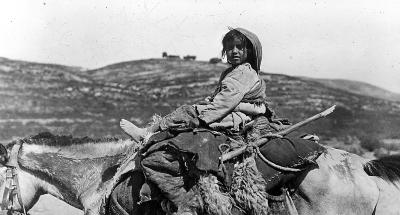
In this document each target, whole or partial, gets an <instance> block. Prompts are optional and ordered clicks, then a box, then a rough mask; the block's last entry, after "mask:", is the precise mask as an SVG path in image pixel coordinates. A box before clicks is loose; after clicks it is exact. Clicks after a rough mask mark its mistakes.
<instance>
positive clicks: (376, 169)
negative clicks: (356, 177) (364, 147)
mask: <svg viewBox="0 0 400 215" xmlns="http://www.w3.org/2000/svg"><path fill="white" fill-rule="evenodd" d="M364 171H365V172H366V173H367V174H368V175H370V176H377V177H380V178H382V179H384V180H386V181H390V182H392V183H395V182H399V181H400V155H391V156H387V157H382V158H379V159H376V160H371V161H369V162H367V163H366V164H364Z"/></svg>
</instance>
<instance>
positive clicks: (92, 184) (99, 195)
mask: <svg viewBox="0 0 400 215" xmlns="http://www.w3.org/2000/svg"><path fill="white" fill-rule="evenodd" d="M46 135H47V134H46ZM46 135H44V136H43V135H42V137H34V138H29V139H22V140H18V141H14V142H12V143H10V144H8V145H7V147H6V148H7V154H4V153H3V154H2V156H1V159H2V160H3V166H1V168H0V171H1V172H0V183H1V186H0V195H2V194H3V193H4V189H5V184H6V183H5V182H6V179H5V174H6V172H5V171H6V169H7V167H6V166H5V165H4V164H5V163H7V164H9V163H10V162H11V163H15V166H16V173H17V175H18V176H17V177H18V181H19V189H20V193H21V202H19V201H18V199H17V195H15V196H13V197H12V198H13V200H14V201H13V202H14V208H13V210H15V211H19V212H23V207H24V208H25V209H26V210H27V211H28V210H29V209H30V208H32V207H33V205H34V204H35V203H36V202H37V201H38V199H39V197H40V196H41V195H43V194H50V195H52V196H54V197H56V198H58V199H60V200H62V201H64V202H66V203H68V204H69V205H71V206H73V207H76V208H78V209H81V210H83V211H84V214H85V215H92V214H96V215H97V214H105V212H104V211H105V209H104V206H105V204H106V200H107V199H106V196H109V194H110V193H111V191H112V188H113V187H114V186H115V184H116V183H117V178H116V175H122V174H123V172H122V171H123V168H124V167H125V166H124V165H126V164H127V163H128V164H129V165H131V166H129V165H128V166H129V167H127V169H134V167H135V164H134V163H129V162H125V161H126V159H127V157H132V156H135V155H136V152H135V149H137V143H135V142H133V141H131V140H119V139H114V138H110V139H99V140H93V139H89V138H80V139H78V138H72V137H66V136H63V137H55V136H51V135H47V136H46ZM3 148H4V147H3ZM3 151H4V150H3ZM22 206H23V207H22Z"/></svg>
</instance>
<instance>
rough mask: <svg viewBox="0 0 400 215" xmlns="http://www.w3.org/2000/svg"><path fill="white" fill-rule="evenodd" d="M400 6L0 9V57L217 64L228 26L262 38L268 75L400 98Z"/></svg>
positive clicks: (369, 1)
mask: <svg viewBox="0 0 400 215" xmlns="http://www.w3.org/2000/svg"><path fill="white" fill-rule="evenodd" d="M399 10H400V1H391V0H386V1H380V0H352V1H349V0H330V1H328V0H302V1H298V0H284V1H282V0H262V1H261V0H226V1H223V0H221V1H218V0H163V1H161V0H129V1H128V0H113V1H111V0H108V1H107V0H85V1H82V0H58V1H56V0H40V1H37V0H2V1H1V3H0V56H1V57H6V58H10V59H18V60H27V61H36V62H41V63H57V64H63V65H69V66H80V67H84V68H88V69H94V68H99V67H102V66H106V65H109V64H113V63H118V62H122V61H131V60H138V59H148V58H159V57H161V53H162V52H164V51H166V52H167V53H169V54H175V55H180V56H184V55H196V56H197V59H199V60H206V61H207V60H209V59H210V58H212V57H220V51H221V49H222V46H221V40H222V37H223V35H224V34H225V33H226V32H227V31H228V26H229V27H243V28H246V29H248V30H250V31H252V32H254V33H256V34H257V35H258V37H259V39H260V41H261V43H262V45H263V62H262V65H261V69H262V70H263V71H265V72H270V73H280V74H287V75H294V76H308V77H315V78H335V79H336V78H338V79H349V80H357V81H363V82H367V83H370V84H373V85H376V86H379V87H382V88H385V89H388V90H391V91H393V92H397V93H400V13H399V12H398V11H399Z"/></svg>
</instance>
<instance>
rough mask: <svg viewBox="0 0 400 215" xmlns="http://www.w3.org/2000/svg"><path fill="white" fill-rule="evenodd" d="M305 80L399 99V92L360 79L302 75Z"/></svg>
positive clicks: (357, 92) (392, 99)
mask: <svg viewBox="0 0 400 215" xmlns="http://www.w3.org/2000/svg"><path fill="white" fill-rule="evenodd" d="M303 78H304V79H306V80H310V81H316V82H319V83H321V84H324V85H325V86H328V87H331V88H335V89H343V90H345V91H348V92H352V93H355V94H359V95H369V96H372V97H375V98H380V99H387V100H391V101H400V94H398V93H393V92H390V91H388V90H385V89H382V88H380V87H377V86H374V85H371V84H367V83H364V82H360V81H350V80H344V79H319V78H318V79H312V78H306V77H303Z"/></svg>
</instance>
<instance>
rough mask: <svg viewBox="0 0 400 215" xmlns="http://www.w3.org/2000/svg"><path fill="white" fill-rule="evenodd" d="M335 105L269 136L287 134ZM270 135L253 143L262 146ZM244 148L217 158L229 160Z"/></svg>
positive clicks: (315, 118)
mask: <svg viewBox="0 0 400 215" xmlns="http://www.w3.org/2000/svg"><path fill="white" fill-rule="evenodd" d="M335 107H336V105H334V106H332V107H330V108H328V109H326V110H324V111H322V112H321V113H318V114H316V115H314V116H312V117H310V118H307V119H305V120H303V121H301V122H298V123H296V124H294V125H292V126H290V127H288V128H286V129H284V130H282V131H279V132H276V133H272V134H271V135H270V137H274V136H275V137H276V136H285V135H287V134H289V133H290V132H292V131H294V130H296V129H298V128H300V127H302V126H304V125H306V124H308V123H310V122H312V121H315V120H317V119H319V118H322V117H326V116H327V115H329V114H330V113H332V112H333V111H334V110H335ZM270 137H268V136H267V137H262V138H261V139H259V140H257V141H256V142H255V143H253V145H255V146H262V145H264V144H265V143H267V142H268V140H269V139H270ZM246 148H247V146H242V147H240V148H238V149H236V150H234V151H231V152H228V153H225V154H223V155H221V157H219V160H220V161H221V162H225V161H227V160H230V159H232V158H234V157H236V156H238V155H241V154H243V153H244V152H245V151H246Z"/></svg>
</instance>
